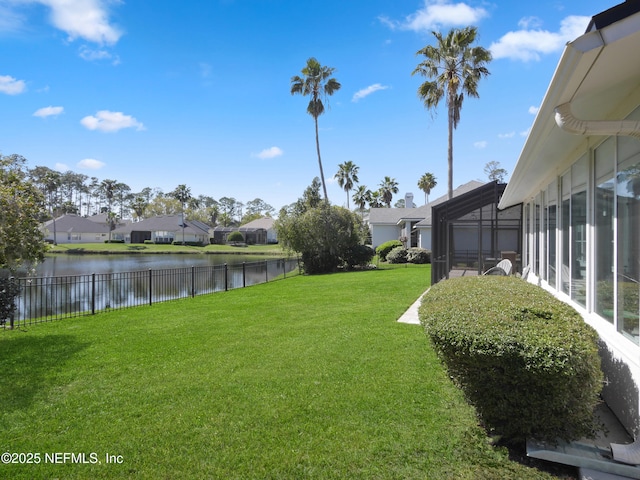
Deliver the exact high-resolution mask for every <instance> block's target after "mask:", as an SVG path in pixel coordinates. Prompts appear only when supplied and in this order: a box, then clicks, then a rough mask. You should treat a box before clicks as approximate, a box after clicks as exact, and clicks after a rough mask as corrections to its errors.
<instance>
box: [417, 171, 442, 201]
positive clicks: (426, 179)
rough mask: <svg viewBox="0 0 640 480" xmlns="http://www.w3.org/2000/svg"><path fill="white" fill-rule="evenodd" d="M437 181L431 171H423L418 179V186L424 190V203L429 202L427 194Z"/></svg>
mask: <svg viewBox="0 0 640 480" xmlns="http://www.w3.org/2000/svg"><path fill="white" fill-rule="evenodd" d="M437 184H438V182H437V181H436V177H434V176H433V173H428V172H427V173H425V174H424V175H422V176H421V177H420V180H418V188H419V189H420V190H422V191H423V192H424V204H425V205H426V204H427V203H429V194H430V193H431V189H432V188H434V187H435V186H436V185H437Z"/></svg>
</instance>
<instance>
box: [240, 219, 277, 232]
mask: <svg viewBox="0 0 640 480" xmlns="http://www.w3.org/2000/svg"><path fill="white" fill-rule="evenodd" d="M274 223H275V220H274V219H273V218H270V217H262V218H257V219H256V220H253V221H251V222H249V223H245V224H244V225H242V226H241V227H240V230H242V229H251V228H255V229H259V228H263V229H265V230H270V229H272V228H273V224H274Z"/></svg>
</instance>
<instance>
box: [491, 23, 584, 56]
mask: <svg viewBox="0 0 640 480" xmlns="http://www.w3.org/2000/svg"><path fill="white" fill-rule="evenodd" d="M590 20H591V19H590V17H580V16H569V17H566V18H565V19H563V20H562V22H560V29H559V30H558V31H557V32H550V31H548V30H542V29H540V24H539V21H538V20H537V19H536V21H535V22H534V21H533V20H532V19H531V18H528V19H522V20H520V22H519V26H520V27H522V29H521V30H516V31H512V32H507V33H506V34H504V35H503V36H502V37H501V38H500V40H498V41H497V42H494V43H492V44H491V46H490V47H489V50H491V54H492V55H493V58H494V59H497V58H510V59H511V60H521V61H523V62H528V61H532V60H533V61H538V60H540V57H541V55H545V54H549V53H553V52H557V51H560V50H562V48H563V47H564V46H565V45H566V43H567V42H570V41H572V40H575V39H576V38H577V37H579V36H581V35H582V34H583V33H584V32H585V30H586V28H587V25H588V24H589V21H590ZM531 27H534V28H535V29H530V28H531Z"/></svg>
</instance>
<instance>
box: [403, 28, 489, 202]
mask: <svg viewBox="0 0 640 480" xmlns="http://www.w3.org/2000/svg"><path fill="white" fill-rule="evenodd" d="M432 33H433V35H434V36H435V37H436V40H437V41H438V45H437V46H435V47H434V46H432V45H427V46H426V47H424V48H423V49H421V50H418V52H417V53H416V55H424V57H425V59H424V60H423V61H422V62H421V63H420V64H419V65H418V66H417V67H416V69H415V70H414V71H413V72H412V75H415V74H416V73H419V74H420V75H422V76H424V77H427V78H429V79H431V80H427V81H426V82H424V83H423V84H422V85H420V87H419V88H418V96H419V97H420V98H421V99H422V100H423V102H424V106H425V107H426V108H427V109H428V110H432V109H435V108H436V107H437V106H438V103H440V100H442V98H443V97H445V98H446V104H447V110H448V121H449V145H448V155H447V160H448V163H449V179H448V180H449V185H448V197H449V199H451V197H452V196H453V130H454V129H455V128H457V127H458V122H459V121H460V110H461V109H462V101H463V100H464V95H465V93H466V94H467V95H469V96H471V97H475V98H478V97H479V95H478V83H479V81H480V79H481V78H482V77H485V76H487V75H489V70H488V69H487V67H486V65H487V64H488V63H489V62H490V61H491V53H490V52H489V51H488V50H486V49H484V48H483V47H478V46H472V44H473V42H474V41H475V39H476V36H477V33H478V31H477V28H476V27H465V28H463V29H457V28H454V29H452V30H450V31H449V33H448V34H447V35H446V37H443V36H442V34H441V33H438V32H432Z"/></svg>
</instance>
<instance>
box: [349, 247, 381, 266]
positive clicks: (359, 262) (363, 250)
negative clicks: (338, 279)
mask: <svg viewBox="0 0 640 480" xmlns="http://www.w3.org/2000/svg"><path fill="white" fill-rule="evenodd" d="M374 255H375V252H374V251H373V248H371V247H369V246H368V245H354V246H353V247H351V248H350V249H349V250H348V251H347V253H346V254H345V256H344V263H345V266H346V267H347V268H348V269H350V268H353V267H364V266H366V265H368V264H369V262H371V259H372V258H373V256H374Z"/></svg>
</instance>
